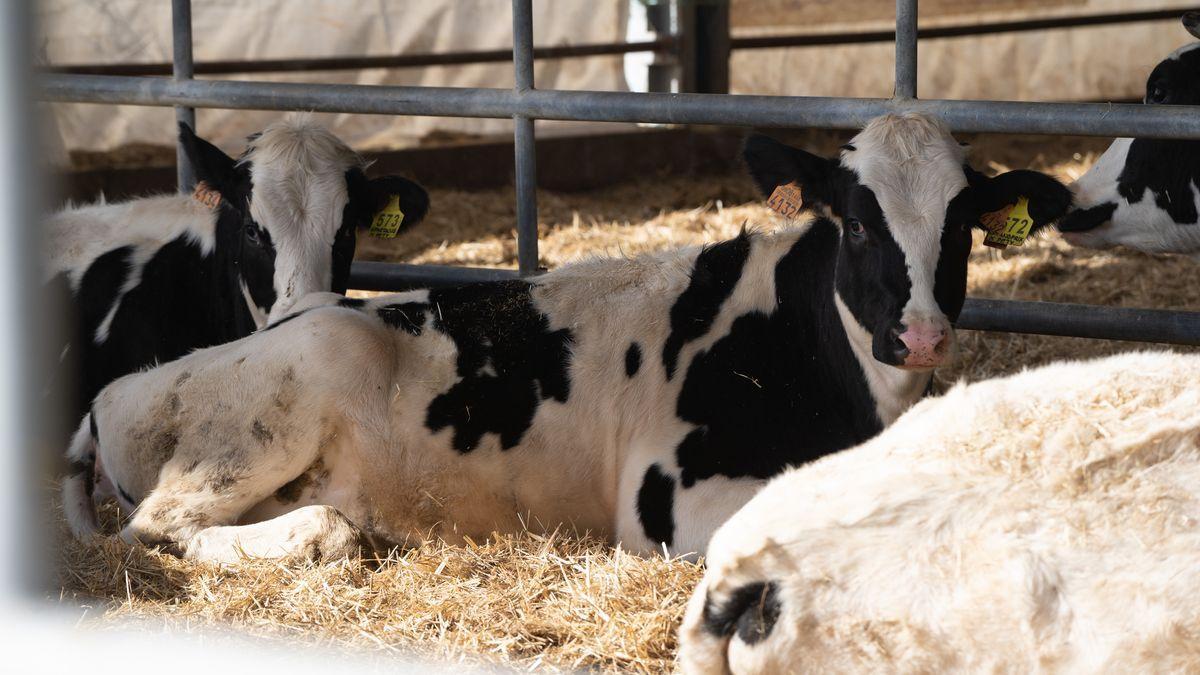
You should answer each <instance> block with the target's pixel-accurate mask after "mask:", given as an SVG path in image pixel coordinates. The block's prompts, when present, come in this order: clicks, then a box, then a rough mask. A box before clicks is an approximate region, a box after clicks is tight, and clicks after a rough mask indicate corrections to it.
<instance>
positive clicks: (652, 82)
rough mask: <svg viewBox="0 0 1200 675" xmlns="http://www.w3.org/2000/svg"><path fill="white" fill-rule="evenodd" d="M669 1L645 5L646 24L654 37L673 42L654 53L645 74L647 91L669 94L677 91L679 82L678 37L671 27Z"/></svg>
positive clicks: (670, 4) (658, 1)
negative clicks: (668, 37) (666, 37)
mask: <svg viewBox="0 0 1200 675" xmlns="http://www.w3.org/2000/svg"><path fill="white" fill-rule="evenodd" d="M671 6H672V3H671V0H657V2H654V3H653V4H646V5H645V8H646V22H647V23H648V24H649V25H650V28H651V29H652V30H653V31H654V35H655V37H663V36H671V37H672V38H674V42H673V44H672V45H671V47H670V48H669V49H666V50H659V51H656V52H654V60H653V61H651V62H650V67H649V71H650V72H649V73H647V85H648V86H647V90H648V91H654V92H665V93H670V92H673V91H677V90H678V87H676V86H675V85H676V84H677V83H678V80H679V54H678V50H679V36H678V35H677V34H676V32H675V30H674V28H672V26H671Z"/></svg>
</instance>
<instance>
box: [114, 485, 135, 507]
mask: <svg viewBox="0 0 1200 675" xmlns="http://www.w3.org/2000/svg"><path fill="white" fill-rule="evenodd" d="M113 485H116V486H117V494H119V495H121V499H124V500H125V501H126V502H128V503H129V505H130V506H137V504H138V501H137V500H136V499H134V498H133V497H131V496H130V495H129V493H128V492H126V491H125V488H123V487H121V485H120V484H119V483H117V482H116V481H113Z"/></svg>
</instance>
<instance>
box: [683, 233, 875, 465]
mask: <svg viewBox="0 0 1200 675" xmlns="http://www.w3.org/2000/svg"><path fill="white" fill-rule="evenodd" d="M838 245H839V236H838V232H837V227H836V226H835V225H834V224H833V223H831V222H829V221H827V220H820V221H817V222H816V223H814V224H813V227H812V229H811V230H810V231H809V232H808V233H807V234H806V235H805V236H804V237H802V238H801V239H800V240H799V241H798V242H797V243H796V244H795V245H794V246H793V247H792V249H791V251H789V252H788V253H787V255H785V256H784V257H783V258H782V259H781V260H780V261H779V263H778V265H777V266H776V269H775V280H776V282H775V283H776V286H777V293H778V301H779V305H778V308H777V310H776V311H775V312H774V313H772V314H770V315H766V314H761V313H758V312H753V313H748V314H744V315H742V316H740V317H738V318H737V319H736V320H735V321H734V322H733V326H732V327H731V329H730V331H729V333H728V334H727V335H725V336H724V337H722V338H721V339H720V340H717V342H715V343H714V344H713V346H712V347H711V348H710V349H708V350H707V351H705V352H702V353H700V354H697V355H696V356H695V358H693V359H692V361H691V364H690V365H689V366H688V369H687V375H686V377H685V379H684V381H683V388H682V389H681V391H680V393H679V399H678V401H677V404H676V414H677V415H678V416H679V418H680V419H683V420H685V421H687V422H690V423H692V424H694V425H696V428H695V429H693V430H692V431H691V432H690V433H689V434H688V435H687V436H686V437H685V438H684V439H683V441H682V442H681V443H680V444H679V446H678V448H677V449H676V462H677V463H678V464H679V466H680V470H681V471H680V482H681V483H682V485H683V486H684V487H685V488H686V487H691V486H692V485H694V484H695V482H696V481H697V480H702V479H704V478H709V477H711V476H717V475H720V476H727V477H730V478H737V477H747V476H749V477H756V478H768V477H770V476H773V475H775V474H777V473H779V472H780V471H781V470H782V469H783V468H784V467H786V466H788V465H794V464H800V463H803V462H806V461H809V460H811V459H815V458H817V457H820V456H822V455H825V454H828V453H830V452H835V451H837V450H841V449H843V448H847V447H850V446H852V445H855V444H857V443H859V442H862V441H864V440H866V439H867V438H870V437H871V436H874V435H875V434H876V433H878V432H879V431H880V429H881V428H882V425H881V422H880V420H879V419H878V417H877V415H876V414H875V403H874V400H873V399H872V398H871V394H870V391H869V390H868V388H867V383H866V380H865V379H864V377H863V375H862V371H861V370H860V369H859V368H858V365H857V361H856V360H855V357H854V354H853V352H852V351H851V349H850V343H849V341H848V340H847V338H846V335H845V333H844V332H843V331H842V328H841V322H840V320H839V319H838V316H837V310H836V308H835V306H834V304H833V281H834V266H835V261H836V257H837V250H838Z"/></svg>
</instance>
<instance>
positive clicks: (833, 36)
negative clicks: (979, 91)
mask: <svg viewBox="0 0 1200 675" xmlns="http://www.w3.org/2000/svg"><path fill="white" fill-rule="evenodd" d="M1190 9H1193V7H1180V8H1178V9H1166V10H1162V9H1159V10H1153V11H1146V12H1116V13H1111V14H1089V15H1084V16H1056V17H1051V18H1048V19H1021V20H1016V21H997V22H991V23H977V24H969V25H965V26H938V27H935V28H918V29H917V37H918V38H919V39H921V40H934V39H943V38H956V37H969V36H976V35H996V34H999V33H1021V32H1026V31H1035V30H1051V29H1054V28H1086V27H1089V26H1108V25H1112V24H1121V23H1138V22H1142V21H1166V20H1168V19H1170V20H1172V21H1178V20H1179V17H1180V16H1182V15H1183V13H1184V12H1186V11H1188V10H1190ZM895 39H896V32H895V31H892V30H879V31H866V32H856V33H816V34H813V33H807V34H800V35H762V36H755V37H735V38H733V39H732V40H731V41H730V47H731V48H732V49H778V48H781V47H818V46H823V45H849V44H869V43H872V42H892V41H894V40H895Z"/></svg>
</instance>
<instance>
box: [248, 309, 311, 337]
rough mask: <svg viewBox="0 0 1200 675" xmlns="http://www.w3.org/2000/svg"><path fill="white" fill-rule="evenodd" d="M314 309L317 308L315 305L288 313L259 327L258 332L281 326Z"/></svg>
mask: <svg viewBox="0 0 1200 675" xmlns="http://www.w3.org/2000/svg"><path fill="white" fill-rule="evenodd" d="M314 309H317V308H316V307H310V308H309V309H304V310H301V311H299V312H296V313H295V314H288V315H287V316H285V317H283V318H282V319H279V320H278V321H276V322H275V323H270V324H267V325H266V326H265V327H264V328H262V329H261V330H259V331H258V332H260V333H265V332H267V331H269V330H273V329H275V328H279V327H280V326H282V325H283V324H285V323H287V322H289V321H291V320H292V319H298V318H300V317H302V316H304V315H305V314H307V313H308V312H310V311H312V310H314Z"/></svg>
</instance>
